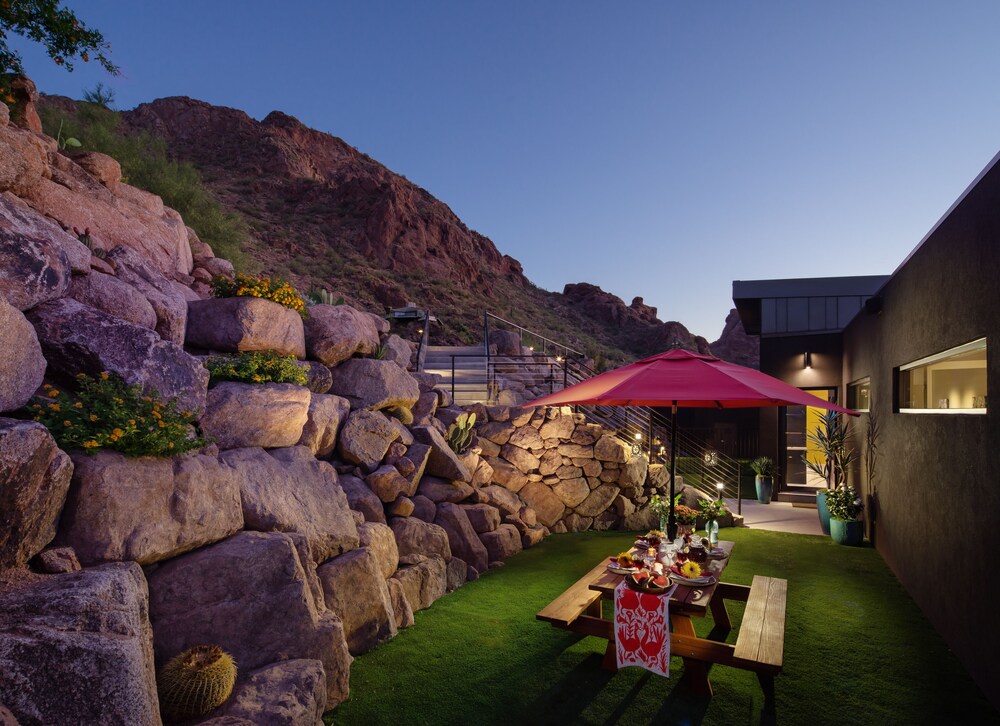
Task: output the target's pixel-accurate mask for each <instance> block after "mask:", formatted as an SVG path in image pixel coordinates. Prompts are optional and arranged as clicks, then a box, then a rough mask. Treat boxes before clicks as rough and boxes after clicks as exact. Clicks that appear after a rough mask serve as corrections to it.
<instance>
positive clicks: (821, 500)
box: [816, 489, 830, 534]
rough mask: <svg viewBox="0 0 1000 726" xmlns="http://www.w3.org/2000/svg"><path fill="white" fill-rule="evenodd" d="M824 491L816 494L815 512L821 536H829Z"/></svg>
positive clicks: (828, 514) (828, 521)
mask: <svg viewBox="0 0 1000 726" xmlns="http://www.w3.org/2000/svg"><path fill="white" fill-rule="evenodd" d="M826 494H827V492H826V490H825V489H821V490H820V491H818V492H816V511H817V512H819V526H820V528H822V530H823V534H830V510H829V509H828V508H827V506H826Z"/></svg>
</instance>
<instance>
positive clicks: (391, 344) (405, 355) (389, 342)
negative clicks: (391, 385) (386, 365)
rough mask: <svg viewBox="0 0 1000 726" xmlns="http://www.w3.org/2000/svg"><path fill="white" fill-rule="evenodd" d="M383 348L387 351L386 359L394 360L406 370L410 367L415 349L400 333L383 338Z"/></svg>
mask: <svg viewBox="0 0 1000 726" xmlns="http://www.w3.org/2000/svg"><path fill="white" fill-rule="evenodd" d="M382 349H383V350H384V351H385V360H388V361H392V362H393V363H395V364H396V365H398V366H399V367H400V368H402V369H403V370H404V371H405V370H406V369H407V368H409V367H410V358H411V357H412V356H413V349H412V348H411V347H410V344H409V343H407V342H406V341H405V340H403V339H402V338H400V337H399V336H398V335H389V336H386V337H385V338H383V339H382Z"/></svg>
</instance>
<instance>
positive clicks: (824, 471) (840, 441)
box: [802, 411, 858, 489]
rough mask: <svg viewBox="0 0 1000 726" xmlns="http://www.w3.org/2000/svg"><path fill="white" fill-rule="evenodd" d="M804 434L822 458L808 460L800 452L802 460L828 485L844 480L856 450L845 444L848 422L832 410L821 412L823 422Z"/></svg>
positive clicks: (837, 483)
mask: <svg viewBox="0 0 1000 726" xmlns="http://www.w3.org/2000/svg"><path fill="white" fill-rule="evenodd" d="M807 438H808V439H809V442H810V443H811V444H813V445H814V446H815V447H816V448H817V449H819V451H820V453H821V454H823V462H822V463H820V462H817V461H812V460H810V459H809V455H808V454H803V455H802V461H803V463H805V465H806V466H807V467H809V469H810V470H811V471H812V472H813V473H815V474H816V475H817V476H820V477H822V478H823V481H825V482H826V485H827V487H828V488H830V489H835V488H837V487H840V486H844V485H845V484H847V473H848V471H850V468H851V465H852V464H853V463H854V462H855V461H856V460H857V458H858V452H857V451H855V450H854V449H853V448H851V447H850V446H849V445H848V442H849V441H850V439H851V424H850V422H848V421H847V420H846V419H845V418H844V417H843V416H842V415H840V414H837V413H835V412H834V411H827V412H826V413H824V414H823V423H822V424H820V425H819V426H817V427H816V430H815V431H813V432H812V433H811V434H808V435H807Z"/></svg>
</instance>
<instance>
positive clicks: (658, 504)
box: [649, 492, 698, 537]
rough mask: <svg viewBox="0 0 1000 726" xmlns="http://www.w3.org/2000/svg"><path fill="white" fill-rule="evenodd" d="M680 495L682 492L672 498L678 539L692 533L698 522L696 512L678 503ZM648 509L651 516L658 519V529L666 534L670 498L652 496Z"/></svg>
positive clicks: (657, 495)
mask: <svg viewBox="0 0 1000 726" xmlns="http://www.w3.org/2000/svg"><path fill="white" fill-rule="evenodd" d="M681 494H682V492H677V494H676V495H675V496H674V517H675V518H676V520H677V536H678V537H683V536H684V535H685V534H691V533H693V532H694V527H695V524H696V523H697V520H698V513H697V512H696V511H694V510H693V509H691V507H686V506H684V505H683V504H681V503H680V499H681ZM649 508H650V509H651V510H652V512H653V514H655V515H656V516H657V517H659V518H660V529H661V530H663V531H664V532H666V531H667V519H668V517H669V516H670V498H669V497H661V496H660V495H659V494H654V495H653V496H651V497H650V498H649Z"/></svg>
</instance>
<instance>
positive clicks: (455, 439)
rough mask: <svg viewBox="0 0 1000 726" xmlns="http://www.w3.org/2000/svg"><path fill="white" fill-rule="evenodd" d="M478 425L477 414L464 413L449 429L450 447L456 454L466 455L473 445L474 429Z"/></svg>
mask: <svg viewBox="0 0 1000 726" xmlns="http://www.w3.org/2000/svg"><path fill="white" fill-rule="evenodd" d="M475 424H476V414H474V413H463V414H462V415H460V416H459V417H458V418H457V419H455V423H453V424H452V425H451V426H449V427H448V445H449V446H450V447H451V450H452V451H454V452H455V453H456V454H464V453H465V450H466V449H468V448H469V444H471V443H472V427H473V426H475Z"/></svg>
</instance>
